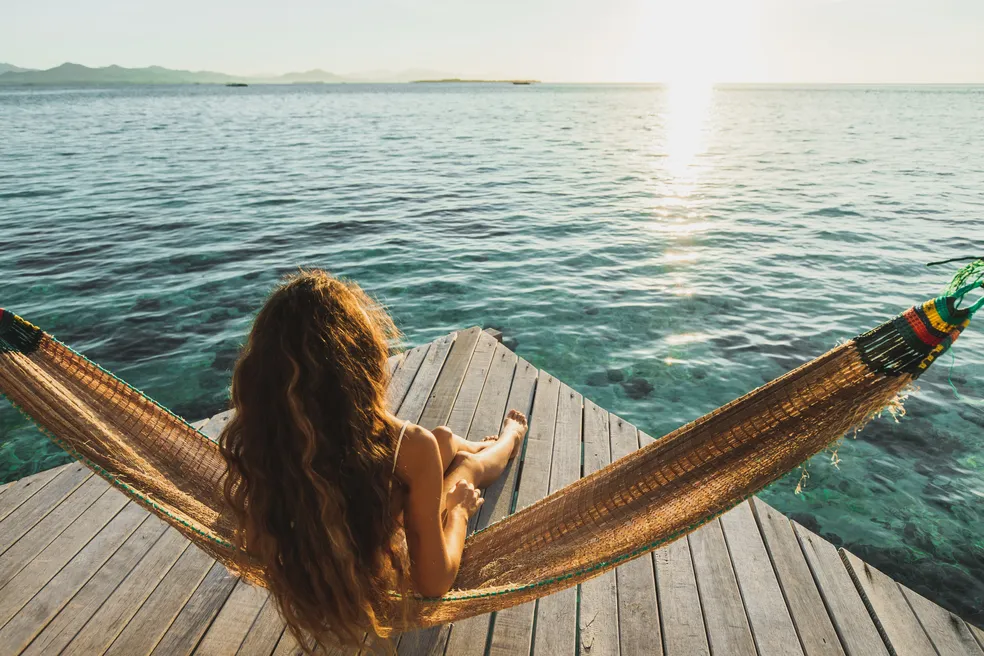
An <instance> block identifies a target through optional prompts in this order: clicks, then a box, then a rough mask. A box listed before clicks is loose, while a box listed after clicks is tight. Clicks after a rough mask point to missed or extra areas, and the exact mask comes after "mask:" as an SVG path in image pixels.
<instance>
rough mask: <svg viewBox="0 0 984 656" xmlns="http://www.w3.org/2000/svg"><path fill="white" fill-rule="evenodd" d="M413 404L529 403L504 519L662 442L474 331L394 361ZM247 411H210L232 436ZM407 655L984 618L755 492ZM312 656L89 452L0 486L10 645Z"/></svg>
mask: <svg viewBox="0 0 984 656" xmlns="http://www.w3.org/2000/svg"><path fill="white" fill-rule="evenodd" d="M392 365H393V367H394V372H395V373H394V376H393V381H392V384H391V387H390V390H389V402H390V404H391V407H392V408H395V409H396V410H395V411H396V412H397V414H399V415H400V416H401V417H404V418H407V419H410V420H412V421H415V422H417V423H420V424H422V425H424V426H427V427H434V426H438V425H441V424H445V425H448V426H450V427H451V428H452V429H453V430H454V431H455V432H456V433H458V434H460V435H463V436H465V437H467V438H468V439H470V440H479V439H481V438H482V437H483V436H485V435H487V434H490V433H496V432H498V429H499V427H500V424H501V422H502V419H503V415H504V413H505V411H506V410H507V409H508V408H513V407H514V408H518V409H520V410H522V411H524V412H526V413H527V414H529V415H530V431H529V437H528V440H527V445H526V447H525V450H524V454H523V457H522V458H520V459H517V462H514V463H513V465H511V466H510V469H509V470H508V471H507V473H506V474H505V475H504V476H503V478H502V479H500V481H499V482H497V484H496V485H495V486H494V487H493V488H490V489H489V490H487V491H486V503H485V505H484V506H483V507H482V508H481V510H480V513H479V514H478V515H477V516H476V518H475V521H474V523H475V525H477V526H478V527H481V526H485V525H487V524H489V523H490V522H494V521H496V520H498V519H501V518H502V517H504V516H505V515H507V514H509V513H510V512H512V511H513V510H514V509H516V508H521V507H524V506H527V505H529V504H530V503H532V502H534V501H536V500H537V499H539V498H541V497H543V496H544V495H546V494H548V493H550V492H552V491H554V490H556V489H558V488H560V487H562V486H564V485H566V484H568V483H570V482H572V481H573V480H575V479H577V478H578V477H580V476H584V475H586V474H590V473H591V472H593V471H595V470H596V469H598V468H600V467H603V466H604V465H606V464H608V463H609V462H610V461H612V460H613V459H616V458H619V457H621V456H623V455H625V454H627V453H629V452H630V451H632V450H633V449H636V448H639V446H640V445H643V444H646V443H648V442H649V441H651V440H652V438H651V437H650V436H648V435H646V434H645V433H642V432H640V431H638V430H637V429H636V428H635V427H634V426H632V425H631V424H630V423H628V422H627V421H624V420H622V419H620V418H618V417H617V416H615V415H613V414H610V413H609V412H608V411H607V410H605V409H603V408H600V407H598V406H597V405H595V404H594V403H592V402H591V401H590V400H588V399H585V398H583V397H582V396H581V394H579V393H578V392H576V391H575V390H573V389H571V388H570V387H568V386H567V385H565V384H564V383H563V382H561V381H559V380H557V379H556V378H554V377H553V376H551V375H550V374H549V373H546V372H544V371H538V370H537V369H536V368H534V367H533V366H532V365H531V364H530V363H528V362H526V361H525V360H523V359H522V358H518V357H517V356H516V354H514V353H513V352H511V351H510V350H509V349H507V348H505V347H504V346H503V345H502V344H500V343H499V342H497V341H496V340H495V339H494V338H493V337H492V336H491V335H490V334H489V333H486V332H483V331H482V330H481V329H479V328H470V329H468V330H464V331H461V332H458V333H455V334H451V335H448V336H446V337H443V338H441V339H438V340H436V341H434V342H432V343H430V344H426V345H423V346H419V347H417V348H414V349H412V350H410V351H408V352H407V353H405V354H404V356H403V357H401V358H399V359H394V360H393V363H392ZM227 420H228V413H222V414H220V415H216V416H215V417H212V418H211V419H209V420H206V421H203V422H199V424H197V425H198V426H199V427H200V428H201V430H202V431H203V432H205V433H206V434H208V435H209V436H210V437H215V436H216V435H218V433H219V431H220V430H221V428H222V426H223V424H224V423H225V422H226V421H227ZM397 642H398V644H397V649H398V652H399V653H400V654H406V655H411V654H413V655H418V654H447V655H449V656H458V655H459V654H460V655H466V656H472V655H474V656H484V655H485V654H493V655H494V654H529V653H536V654H543V655H546V656H554V655H570V656H574V655H575V654H579V655H581V656H585V655H588V654H598V655H605V656H607V655H618V654H621V655H624V656H632V655H635V654H647V655H648V654H653V655H666V656H692V655H700V654H706V655H710V654H714V655H717V656H743V655H749V656H750V655H753V654H761V655H763V656H772V655H782V656H785V655H788V654H807V655H813V654H846V655H850V656H866V655H869V654H899V655H909V654H911V655H917V656H932V655H935V654H939V655H941V656H942V655H951V654H953V655H956V654H970V655H974V656H984V631H981V630H980V629H979V628H977V627H975V626H972V625H970V624H969V623H967V622H964V621H963V620H962V619H960V618H959V617H957V616H955V615H953V614H952V613H950V612H948V611H946V610H944V609H943V608H941V607H939V606H937V605H936V604H934V603H933V602H932V601H930V600H928V599H925V598H923V597H921V596H920V595H918V594H916V593H914V592H913V591H911V590H909V589H908V588H906V587H905V586H902V585H900V584H898V583H896V582H895V581H893V580H891V579H890V578H888V577H887V576H886V575H884V574H882V573H881V572H879V571H878V570H876V569H875V568H873V567H871V566H869V565H868V564H866V563H864V562H862V561H861V560H859V559H858V558H856V557H855V556H853V555H852V554H850V553H848V552H846V551H843V550H840V551H838V550H837V549H836V548H835V547H834V546H833V545H832V544H830V543H829V542H827V541H825V540H823V539H822V538H820V537H819V536H817V535H815V534H814V533H811V532H810V531H808V530H807V529H805V528H803V527H802V526H800V525H799V524H797V523H795V522H792V521H790V520H788V519H787V518H786V517H784V516H783V515H782V514H780V513H779V512H777V511H776V510H774V509H773V508H771V507H769V506H768V505H766V504H765V503H763V502H761V501H759V500H757V499H755V500H753V501H751V502H746V503H743V504H741V505H740V506H738V507H737V508H735V509H734V510H732V511H730V512H729V513H727V514H726V515H724V516H723V517H721V518H720V519H719V520H715V521H713V522H711V523H709V524H707V525H706V526H704V527H703V528H701V529H700V530H698V531H696V532H694V533H692V534H691V535H689V536H688V537H686V538H682V539H680V540H677V541H676V542H673V543H672V544H670V545H668V546H666V547H664V548H661V549H659V550H657V551H655V552H653V553H652V554H651V555H647V556H644V557H641V558H639V559H637V560H634V561H632V562H629V563H627V564H625V565H623V566H621V567H619V568H618V569H616V570H614V571H611V572H608V573H606V574H604V575H603V576H600V577H598V578H595V579H593V580H591V581H588V582H586V583H584V584H583V585H580V586H578V587H577V588H572V589H569V590H565V591H562V592H559V593H556V594H554V595H551V596H549V597H545V598H543V599H540V600H539V601H536V602H530V603H527V604H525V605H522V606H518V607H515V608H511V609H508V610H505V611H501V612H499V613H497V614H493V615H486V616H481V617H475V618H471V619H468V620H465V621H462V622H458V623H456V624H454V625H448V626H442V627H438V628H433V629H429V630H425V631H418V632H414V633H408V634H405V635H403V636H400V638H399V639H398V641H397ZM295 652H298V653H299V650H298V649H297V645H296V644H295V643H294V641H293V639H292V638H291V636H290V634H289V632H285V631H284V624H283V621H282V620H281V619H280V617H279V615H278V613H277V610H276V607H275V605H274V604H273V602H272V601H271V600H270V599H268V596H267V593H266V591H265V590H263V589H258V588H254V587H251V586H249V585H246V584H245V583H243V582H242V581H239V580H237V579H236V578H235V577H234V576H232V575H231V574H230V573H229V572H228V571H227V570H226V569H225V568H224V567H223V566H222V565H220V564H218V563H216V562H215V561H213V560H212V559H211V558H210V557H208V556H207V555H206V554H205V553H203V552H202V551H200V550H198V549H197V548H196V547H194V546H192V545H191V544H190V543H189V542H188V541H187V540H185V539H184V538H183V537H182V536H181V535H180V534H179V533H178V532H177V531H175V530H174V529H171V528H169V527H168V526H167V525H166V524H164V523H162V522H161V521H160V520H158V519H157V518H156V517H154V516H152V515H150V514H148V513H147V512H146V511H145V510H143V509H142V508H140V507H139V506H137V505H136V504H134V503H132V502H130V501H129V500H128V499H127V498H126V497H124V496H123V495H122V494H121V493H120V492H118V491H116V490H115V489H114V488H111V487H110V486H109V485H108V484H107V483H105V482H104V481H103V480H102V479H100V478H99V477H97V476H94V475H92V474H91V472H90V471H89V470H88V469H86V468H85V467H83V466H81V465H79V464H74V463H73V464H70V465H65V466H62V467H57V468H55V469H51V470H48V471H45V472H41V473H39V474H35V475H34V476H30V477H28V478H24V479H21V480H19V481H16V482H13V483H10V484H8V485H6V486H2V487H0V654H19V653H25V654H48V653H50V654H56V653H63V654H97V653H108V654H123V655H131V654H151V653H153V654H168V655H170V654H191V653H194V654H209V655H213V654H230V655H231V654H244V655H253V654H256V655H260V654H262V655H270V654H277V655H283V654H292V653H295Z"/></svg>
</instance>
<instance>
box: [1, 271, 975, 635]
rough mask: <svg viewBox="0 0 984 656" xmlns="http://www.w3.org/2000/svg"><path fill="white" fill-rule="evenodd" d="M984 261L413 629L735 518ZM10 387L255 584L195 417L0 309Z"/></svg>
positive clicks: (937, 333)
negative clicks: (187, 417) (738, 509)
mask: <svg viewBox="0 0 984 656" xmlns="http://www.w3.org/2000/svg"><path fill="white" fill-rule="evenodd" d="M982 281H984V259H979V260H976V261H974V262H973V263H971V264H970V265H967V266H966V267H964V268H963V269H961V270H960V272H958V274H957V276H956V277H955V278H954V280H953V282H952V283H951V285H950V287H948V289H947V293H946V294H944V295H943V296H940V297H938V298H935V299H932V300H930V301H927V302H926V303H923V304H921V305H918V306H915V307H913V308H910V309H908V310H906V311H905V312H903V313H902V314H900V315H898V316H897V317H895V318H894V319H891V320H889V321H887V322H885V323H883V324H882V325H880V326H878V327H876V328H874V329H873V330H870V331H868V332H866V333H863V334H861V335H859V336H858V337H856V338H854V339H853V340H851V341H849V342H846V343H844V344H841V345H839V346H837V347H835V348H834V349H832V350H830V351H828V352H827V353H825V354H823V355H821V356H820V357H818V358H816V359H814V360H812V361H810V362H808V363H806V364H804V365H802V366H800V367H798V368H796V369H794V370H793V371H790V372H788V373H787V374H785V375H783V376H780V377H779V378H777V379H775V380H773V381H771V382H769V383H766V384H765V385H763V386H762V387H760V388H758V389H756V390H753V391H752V392H749V393H748V394H746V395H744V396H742V397H740V398H738V399H736V400H734V401H732V402H731V403H728V404H726V405H724V406H722V407H721V408H718V409H717V410H714V411H713V412H711V413H709V414H707V415H705V416H703V417H701V418H699V419H697V420H695V421H693V422H691V423H689V424H687V425H685V426H682V427H681V428H678V429H677V430H675V431H673V432H671V433H669V434H668V435H666V436H664V437H663V438H661V439H659V440H656V441H655V442H653V443H651V444H649V445H647V446H645V447H643V448H642V449H639V450H637V451H635V452H633V453H631V454H629V455H628V456H626V457H624V458H621V459H619V460H617V461H616V462H614V463H612V464H611V465H609V466H607V467H605V468H603V469H600V470H598V471H596V472H594V473H593V474H591V475H589V476H586V477H584V478H582V479H580V480H578V481H576V482H574V483H572V484H571V485H569V486H567V487H565V488H563V489H561V490H558V491H557V492H555V493H553V494H551V495H549V496H547V497H545V498H544V499H541V500H540V501H538V502H536V503H534V504H532V505H531V506H528V507H527V508H523V509H521V510H518V511H517V512H516V513H514V514H512V515H510V516H508V517H506V518H504V519H502V520H500V521H499V522H496V523H494V524H492V525H490V526H488V527H487V528H485V529H483V530H482V531H479V532H476V533H474V534H472V535H471V536H470V537H469V538H468V540H467V541H466V543H465V549H464V553H463V554H462V559H461V567H460V569H459V573H458V578H457V579H456V580H455V586H456V588H455V589H454V590H452V591H451V592H449V593H448V594H447V595H445V596H444V597H441V598H439V599H431V598H415V600H414V604H413V612H412V615H411V617H410V618H409V622H410V624H409V625H407V624H403V623H402V622H401V623H400V625H399V626H397V625H396V620H394V627H393V628H395V629H397V630H403V629H406V628H410V627H411V626H414V627H423V626H430V625H434V624H441V623H446V622H450V621H456V620H460V619H464V618H467V617H470V616H473V615H478V614H483V613H488V612H491V611H496V610H502V609H504V608H508V607H510V606H514V605H517V604H521V603H524V602H527V601H530V600H532V599H536V598H539V597H542V596H545V595H547V594H550V593H553V592H556V591H558V590H561V589H563V588H566V587H570V586H573V585H575V584H577V583H580V582H582V581H584V580H587V579H588V578H591V577H592V576H596V575H598V574H600V573H602V572H604V571H607V570H609V569H611V568H613V567H615V566H617V565H620V564H622V563H624V562H626V561H628V560H631V559H633V558H636V557H639V556H641V555H643V554H645V553H648V552H649V551H652V550H653V549H656V548H657V547H660V546H662V545H664V544H666V543H668V542H670V541H672V540H675V539H677V538H679V537H681V536H683V535H686V534H687V533H690V532H691V531H693V530H695V529H697V528H699V527H700V526H701V525H703V524H705V523H707V522H709V521H711V520H713V519H714V518H716V517H718V516H719V515H721V514H723V513H724V512H727V511H728V510H730V509H731V508H733V507H734V506H736V505H737V504H739V503H741V502H742V501H744V500H745V499H747V498H749V497H751V496H752V495H754V494H755V493H757V492H759V491H760V490H761V489H762V488H764V487H765V486H766V485H768V484H769V483H771V482H773V481H775V480H776V479H778V478H780V477H781V476H783V475H785V474H786V473H788V472H789V471H791V470H793V469H795V468H796V467H797V466H799V465H800V464H801V463H802V462H803V461H805V460H806V459H808V458H809V457H811V456H812V455H814V454H816V453H819V452H820V451H822V450H823V449H825V448H827V446H828V445H829V444H831V443H832V442H833V441H835V440H836V439H838V438H840V437H841V436H843V435H844V434H845V433H847V432H848V431H850V430H856V429H858V428H859V427H861V426H863V425H864V424H865V423H866V422H867V421H868V420H870V419H871V418H872V417H874V416H876V415H877V414H879V413H880V412H881V411H882V410H883V409H884V408H886V407H887V406H890V405H892V404H893V403H895V402H896V399H897V397H898V395H899V394H900V393H901V392H902V391H903V390H904V389H905V388H906V387H907V386H909V385H910V384H911V383H912V381H913V380H915V379H916V378H917V377H918V376H919V375H921V374H922V373H923V372H924V371H925V370H926V369H927V368H928V367H929V366H930V365H931V364H932V363H933V362H934V361H935V360H936V359H938V358H939V356H940V355H942V354H943V353H945V352H946V350H947V349H949V348H950V346H951V345H952V344H953V341H954V340H956V339H957V337H958V336H959V335H960V333H961V332H962V331H963V330H964V328H966V326H967V325H968V324H969V323H970V320H971V317H972V316H973V314H974V313H975V312H976V311H977V310H978V309H979V308H980V307H981V306H982V305H984V298H982V299H980V300H978V301H977V302H975V303H973V304H971V305H970V306H969V307H966V308H960V307H959V306H960V304H961V301H962V299H964V297H965V296H966V295H967V294H969V293H970V292H971V291H972V290H974V289H978V288H980V287H981V286H982ZM0 392H2V393H3V395H4V396H5V397H7V398H8V399H9V400H10V402H11V403H12V404H13V405H14V406H15V407H17V408H18V409H19V410H20V411H21V412H22V413H24V414H25V416H27V417H28V418H30V419H31V420H32V421H34V423H36V424H37V425H38V426H39V428H41V430H42V431H43V433H44V434H45V435H47V436H48V437H49V438H50V439H51V440H52V441H54V442H55V443H56V444H58V445H59V446H60V447H61V448H63V449H65V450H66V451H67V452H68V453H70V454H71V455H72V456H73V457H74V458H76V459H78V460H80V461H81V462H83V463H84V464H86V465H87V466H88V467H89V468H91V469H92V470H93V471H94V472H95V473H96V474H98V475H99V476H101V477H103V478H105V479H106V480H108V481H109V482H110V483H111V484H112V485H114V486H115V487H117V488H118V489H120V490H121V491H122V492H123V493H124V494H126V495H127V496H129V497H130V498H132V499H134V500H135V501H136V502H138V503H140V504H141V505H143V506H144V507H145V508H147V509H148V510H150V511H151V512H153V513H155V514H157V515H158V516H160V517H162V518H163V519H164V520H165V521H167V522H168V523H170V524H171V525H172V526H174V527H175V528H176V529H177V530H178V531H180V532H181V533H182V534H184V535H185V536H186V537H187V538H188V539H189V540H191V541H193V542H194V543H195V544H196V545H198V546H199V547H200V548H201V549H203V550H204V551H206V552H207V553H208V554H210V555H211V556H213V557H215V558H216V559H217V560H219V561H220V562H222V563H224V564H225V565H227V566H228V567H230V569H233V570H235V571H236V572H237V573H239V574H240V575H241V576H243V577H244V578H246V579H247V580H249V581H251V582H254V583H259V584H262V583H263V577H262V572H261V571H260V570H259V568H257V567H253V566H251V565H250V563H248V562H247V561H245V560H244V559H243V557H242V554H240V553H238V552H237V550H236V549H235V547H234V546H233V543H232V536H233V533H234V519H233V517H232V514H231V512H230V511H229V510H228V508H226V506H225V502H224V500H223V498H222V491H221V482H222V478H223V476H224V474H225V463H224V461H223V460H222V457H221V454H220V453H219V450H218V447H217V446H216V444H215V443H214V442H212V441H211V440H209V439H208V438H207V437H206V436H204V435H203V434H202V433H200V432H199V431H197V430H196V429H194V428H193V427H192V426H191V425H190V424H188V423H187V422H186V421H184V420H183V419H181V418H180V417H178V416H177V415H175V414H174V413H172V412H170V411H169V410H167V409H166V408H164V407H163V406H162V405H160V404H158V403H157V402H155V401H153V400H152V399H151V398H150V397H149V396H147V395H146V394H144V393H143V392H141V391H139V390H137V389H135V388H133V387H131V386H129V385H127V384H126V383H125V382H124V381H122V380H121V379H119V378H117V377H116V376H113V375H112V374H111V373H109V372H108V371H106V370H104V369H103V368H101V367H99V366H98V365H97V364H95V363H93V362H91V361H89V360H88V359H87V358H85V356H83V355H81V354H79V353H77V352H76V351H74V350H72V349H71V348H69V347H67V346H65V345H64V344H62V343H61V342H59V341H58V340H56V339H54V338H53V337H51V336H50V335H48V334H47V333H45V332H44V331H42V330H41V329H39V328H37V327H36V326H34V325H32V324H30V323H28V322H27V321H25V320H24V319H21V318H20V317H18V316H17V315H15V314H13V313H11V312H9V311H5V310H0Z"/></svg>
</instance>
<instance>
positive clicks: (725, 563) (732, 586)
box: [688, 519, 756, 656]
mask: <svg viewBox="0 0 984 656" xmlns="http://www.w3.org/2000/svg"><path fill="white" fill-rule="evenodd" d="M688 537H689V539H690V554H691V557H692V558H693V560H694V574H695V575H696V578H697V591H698V593H699V594H700V605H701V608H702V609H703V611H704V625H705V627H707V640H708V643H709V644H710V647H711V652H712V653H715V654H729V656H730V655H738V654H741V655H743V656H744V655H748V656H755V654H756V652H755V641H754V640H753V639H752V631H751V628H750V627H749V626H748V618H747V617H746V616H745V607H744V605H743V604H742V602H741V593H740V592H739V589H738V581H737V579H736V578H735V572H734V569H733V568H732V566H731V557H730V556H729V555H728V547H727V545H726V544H725V541H724V533H723V532H722V530H721V522H719V521H718V520H716V519H715V520H714V521H712V522H709V523H707V524H705V525H704V526H702V527H701V528H699V529H697V530H696V531H694V532H693V533H691V534H690V535H689V536H688Z"/></svg>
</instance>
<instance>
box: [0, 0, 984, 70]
mask: <svg viewBox="0 0 984 656" xmlns="http://www.w3.org/2000/svg"><path fill="white" fill-rule="evenodd" d="M65 61H72V62H76V63H80V64H86V65H88V66H105V65H108V64H120V65H122V66H147V65H151V64H158V65H161V66H166V67H168V68H185V69H195V70H199V69H207V70H217V71H222V72H228V73H236V74H253V73H280V72H287V71H296V70H307V69H311V68H323V69H326V70H329V71H332V72H336V73H343V74H344V73H359V72H366V71H372V70H378V69H386V70H391V71H393V70H402V69H430V70H434V71H440V72H445V73H449V74H455V75H474V76H486V77H493V76H494V77H532V78H538V79H542V80H551V81H613V82H614V81H671V80H695V81H699V82H706V81H716V82H984V0H590V1H589V0H495V1H491V0H486V1H484V2H482V1H476V0H235V1H233V0H170V1H169V2H140V1H137V2H134V0H85V1H83V2H80V1H79V0H31V1H30V2H26V1H20V2H16V1H15V0H11V1H10V2H8V3H6V7H4V8H3V9H2V10H0V62H7V63H11V64H16V65H18V66H27V67H32V68H48V67H51V66H56V65H58V64H60V63H62V62H65Z"/></svg>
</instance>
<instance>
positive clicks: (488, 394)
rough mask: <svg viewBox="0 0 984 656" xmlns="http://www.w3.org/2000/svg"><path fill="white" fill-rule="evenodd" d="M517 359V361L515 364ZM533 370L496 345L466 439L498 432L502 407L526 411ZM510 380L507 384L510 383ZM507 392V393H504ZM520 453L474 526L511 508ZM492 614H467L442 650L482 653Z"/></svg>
mask: <svg viewBox="0 0 984 656" xmlns="http://www.w3.org/2000/svg"><path fill="white" fill-rule="evenodd" d="M517 362H518V363H519V364H518V366H517ZM536 374H537V371H536V369H534V368H533V367H532V366H531V365H530V364H529V363H528V362H526V361H524V360H517V358H516V356H515V354H513V353H512V352H511V351H509V350H508V349H506V348H505V347H504V346H502V345H501V344H500V345H499V346H498V347H496V354H495V356H494V357H493V362H492V368H491V370H490V371H489V377H488V379H487V380H486V382H485V388H484V390H483V391H482V398H481V399H479V402H478V410H476V411H475V418H474V419H473V420H472V427H471V429H469V439H475V438H476V436H484V435H487V434H492V433H498V431H499V430H500V429H501V428H502V422H503V420H504V417H505V414H506V411H507V410H509V409H511V408H515V409H517V410H519V411H520V412H522V413H524V414H526V415H529V414H530V408H531V406H532V404H533V390H534V387H535V385H536ZM510 382H511V385H510ZM507 395H508V396H507ZM521 462H522V454H520V455H519V456H518V457H517V458H516V459H515V460H513V462H512V463H510V465H509V467H508V468H507V469H506V471H505V472H504V473H503V475H502V476H500V477H499V478H498V480H496V481H495V483H493V484H492V485H491V486H490V487H489V488H488V489H487V490H485V495H484V496H485V503H484V504H483V505H482V507H481V508H480V509H479V512H478V513H476V514H475V515H474V516H473V517H472V519H473V520H474V521H473V526H470V529H474V528H485V527H486V526H488V525H489V524H490V523H491V522H494V521H498V520H500V519H502V518H503V517H505V516H506V515H508V514H509V513H510V512H511V510H512V500H513V491H514V490H515V489H516V482H517V481H518V476H519V469H520V466H521V464H520V463H521ZM492 617H493V616H492V615H491V614H490V615H479V616H478V617H470V618H468V619H466V620H462V621H460V622H455V623H454V624H453V625H452V626H451V631H450V636H449V638H448V644H447V648H446V650H445V653H446V654H449V655H450V654H455V656H483V655H484V654H485V643H486V641H487V637H488V633H489V625H490V622H491V620H492Z"/></svg>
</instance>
